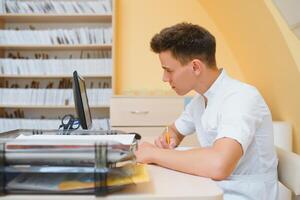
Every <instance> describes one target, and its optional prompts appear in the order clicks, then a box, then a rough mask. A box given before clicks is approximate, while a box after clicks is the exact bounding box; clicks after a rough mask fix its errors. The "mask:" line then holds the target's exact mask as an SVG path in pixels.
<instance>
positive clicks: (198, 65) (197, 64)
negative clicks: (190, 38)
mask: <svg viewBox="0 0 300 200" xmlns="http://www.w3.org/2000/svg"><path fill="white" fill-rule="evenodd" d="M192 67H193V71H194V73H195V74H196V75H199V74H201V72H202V71H203V68H204V63H203V62H202V61H201V60H199V59H194V60H192Z"/></svg>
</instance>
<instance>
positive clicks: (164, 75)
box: [162, 72, 170, 82]
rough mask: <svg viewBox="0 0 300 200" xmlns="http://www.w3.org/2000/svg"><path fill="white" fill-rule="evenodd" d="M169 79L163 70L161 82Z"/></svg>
mask: <svg viewBox="0 0 300 200" xmlns="http://www.w3.org/2000/svg"><path fill="white" fill-rule="evenodd" d="M169 80H170V79H169V76H168V75H167V73H166V72H164V73H163V77H162V81H163V82H169Z"/></svg>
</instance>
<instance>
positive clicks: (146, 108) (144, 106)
mask: <svg viewBox="0 0 300 200" xmlns="http://www.w3.org/2000/svg"><path fill="white" fill-rule="evenodd" d="M183 109H184V100H183V98H177V97H113V98H112V99H111V110H110V118H111V124H112V126H162V127H163V126H166V125H168V124H171V123H173V122H174V121H175V120H176V118H178V117H179V115H180V114H181V112H182V111H183Z"/></svg>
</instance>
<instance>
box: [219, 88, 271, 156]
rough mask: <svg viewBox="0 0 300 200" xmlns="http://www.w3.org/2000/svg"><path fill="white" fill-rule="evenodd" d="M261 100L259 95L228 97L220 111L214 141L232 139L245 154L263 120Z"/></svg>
mask: <svg viewBox="0 0 300 200" xmlns="http://www.w3.org/2000/svg"><path fill="white" fill-rule="evenodd" d="M261 100H262V97H261V96H260V94H245V93H238V94H233V95H231V96H230V97H228V98H227V99H226V100H225V101H224V102H223V106H222V109H221V111H220V124H219V126H218V135H217V137H216V140H217V139H220V138H224V137H227V138H232V139H234V140H236V141H237V142H239V143H240V144H241V146H242V149H243V153H244V154H245V152H246V151H247V148H248V146H249V145H250V144H251V142H252V141H253V138H254V135H255V132H256V129H257V127H258V126H259V124H260V123H261V121H262V118H263V114H264V113H263V111H264V110H265V106H264V104H262V103H261Z"/></svg>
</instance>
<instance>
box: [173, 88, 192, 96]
mask: <svg viewBox="0 0 300 200" xmlns="http://www.w3.org/2000/svg"><path fill="white" fill-rule="evenodd" d="M173 90H174V91H175V92H176V94H178V95H179V96H183V95H186V94H187V93H188V92H184V91H179V90H175V89H173Z"/></svg>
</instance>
